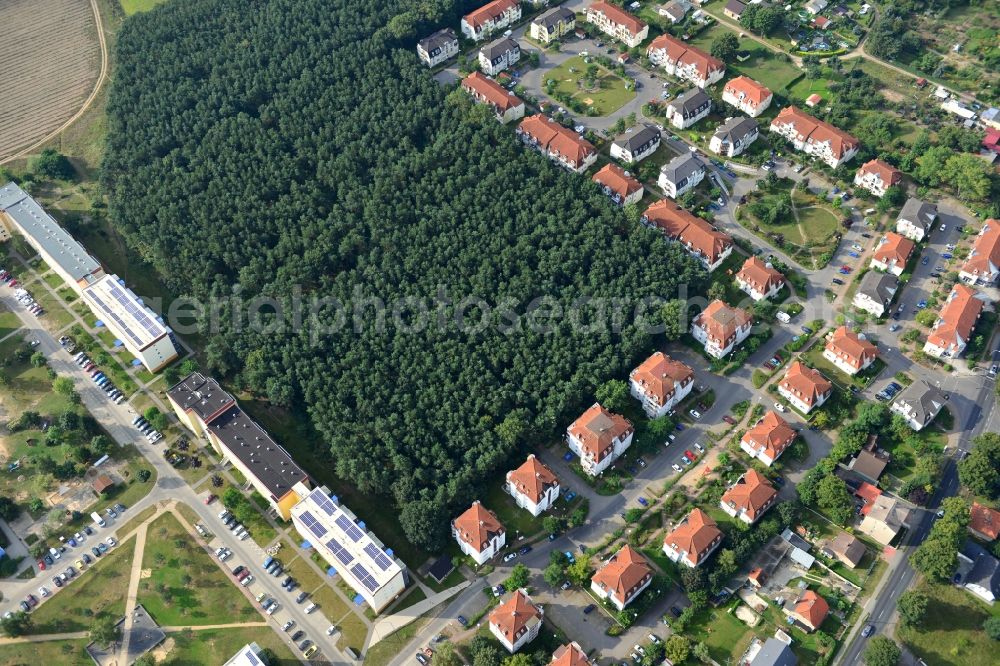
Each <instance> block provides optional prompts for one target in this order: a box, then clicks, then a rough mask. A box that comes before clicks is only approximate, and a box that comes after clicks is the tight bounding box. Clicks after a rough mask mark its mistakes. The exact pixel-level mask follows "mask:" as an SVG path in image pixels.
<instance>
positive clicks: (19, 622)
mask: <svg viewBox="0 0 1000 666" xmlns="http://www.w3.org/2000/svg"><path fill="white" fill-rule="evenodd" d="M31 626H32V621H31V616H30V615H28V614H27V613H25V612H22V611H15V612H14V613H13V614H11V616H10V617H5V618H3V619H0V629H3V633H4V634H5V635H7V636H10V637H11V638H16V637H17V636H23V635H24V634H26V633H28V632H29V631H30V630H31Z"/></svg>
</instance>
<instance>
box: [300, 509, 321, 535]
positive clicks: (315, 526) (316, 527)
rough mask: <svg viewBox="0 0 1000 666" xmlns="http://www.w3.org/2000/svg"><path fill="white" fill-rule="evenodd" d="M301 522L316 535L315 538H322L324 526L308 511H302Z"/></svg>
mask: <svg viewBox="0 0 1000 666" xmlns="http://www.w3.org/2000/svg"><path fill="white" fill-rule="evenodd" d="M302 522H303V523H304V524H305V526H306V527H308V528H309V531H310V532H312V533H313V534H315V535H316V538H317V539H319V538H322V537H323V536H324V535H325V534H326V528H325V527H323V525H322V523H320V522H319V521H318V520H316V518H315V516H313V515H312V514H311V513H309V512H308V511H303V512H302Z"/></svg>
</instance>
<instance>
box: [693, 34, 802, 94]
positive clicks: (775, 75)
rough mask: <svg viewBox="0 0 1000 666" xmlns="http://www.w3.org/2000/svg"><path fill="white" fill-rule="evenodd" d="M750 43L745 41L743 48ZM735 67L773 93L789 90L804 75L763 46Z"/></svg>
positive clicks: (755, 49) (751, 52)
mask: <svg viewBox="0 0 1000 666" xmlns="http://www.w3.org/2000/svg"><path fill="white" fill-rule="evenodd" d="M748 43H752V42H747V41H744V42H743V46H746V45H747V44H748ZM710 47H711V45H710ZM734 66H735V68H736V69H739V70H740V72H742V73H743V74H746V75H747V76H749V77H750V78H751V79H754V80H755V81H759V82H760V83H763V84H764V85H765V86H767V87H768V88H770V89H771V90H772V91H779V90H784V89H786V88H788V86H789V85H791V83H792V82H793V81H795V79H796V78H798V77H799V76H801V75H802V70H801V69H799V68H798V67H796V66H795V65H794V64H793V63H791V62H789V61H787V60H785V59H784V58H782V57H781V56H779V55H778V54H776V53H774V52H773V51H769V50H767V49H765V48H764V47H763V46H758V47H757V48H754V49H751V51H750V57H749V58H748V59H747V60H744V61H743V62H737V63H734Z"/></svg>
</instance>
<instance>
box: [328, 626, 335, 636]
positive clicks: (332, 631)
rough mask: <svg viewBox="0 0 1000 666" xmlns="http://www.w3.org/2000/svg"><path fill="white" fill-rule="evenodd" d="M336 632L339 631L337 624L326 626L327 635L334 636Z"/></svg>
mask: <svg viewBox="0 0 1000 666" xmlns="http://www.w3.org/2000/svg"><path fill="white" fill-rule="evenodd" d="M335 633H337V625H335V624H331V625H330V626H329V627H327V628H326V635H327V636H333V635H334V634H335Z"/></svg>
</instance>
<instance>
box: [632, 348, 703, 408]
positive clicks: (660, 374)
mask: <svg viewBox="0 0 1000 666" xmlns="http://www.w3.org/2000/svg"><path fill="white" fill-rule="evenodd" d="M628 379H629V389H630V391H631V392H632V396H633V397H635V398H636V399H637V400H638V401H639V402H640V403H641V404H642V408H643V410H644V411H645V412H646V415H647V416H648V417H649V418H651V419H658V418H660V417H662V416H666V415H667V413H668V412H670V410H672V409H673V408H674V407H675V406H676V405H677V403H679V402H680V401H681V400H683V399H684V398H686V397H688V395H690V393H691V388H692V387H693V386H694V370H692V369H691V368H690V367H689V366H688V365H686V364H684V363H681V362H680V361H677V360H674V359H672V358H670V357H669V356H667V355H666V354H664V353H663V352H656V353H654V354H653V355H652V356H650V357H649V358H647V359H646V360H645V361H643V362H642V363H641V364H640V365H639V367H637V368H635V369H634V370H633V371H632V372H631V373H629V376H628Z"/></svg>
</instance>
